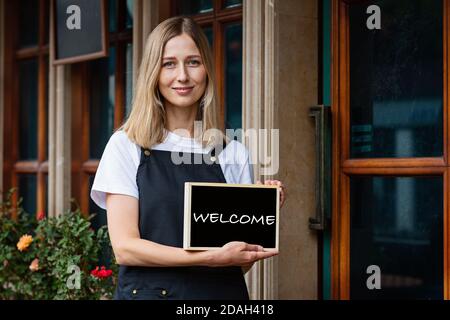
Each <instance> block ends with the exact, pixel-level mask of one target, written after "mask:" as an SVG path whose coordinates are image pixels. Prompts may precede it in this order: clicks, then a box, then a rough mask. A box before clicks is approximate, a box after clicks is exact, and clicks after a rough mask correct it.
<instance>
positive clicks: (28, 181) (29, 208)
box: [19, 174, 37, 216]
mask: <svg viewBox="0 0 450 320" xmlns="http://www.w3.org/2000/svg"><path fill="white" fill-rule="evenodd" d="M36 182H37V179H36V176H35V175H32V174H21V175H19V197H20V198H22V208H23V209H24V210H25V212H26V213H28V214H30V215H32V216H34V215H35V214H36V208H37V207H36Z"/></svg>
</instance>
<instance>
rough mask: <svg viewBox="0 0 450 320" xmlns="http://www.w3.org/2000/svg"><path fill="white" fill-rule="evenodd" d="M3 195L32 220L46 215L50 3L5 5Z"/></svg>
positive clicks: (29, 1) (32, 1)
mask: <svg viewBox="0 0 450 320" xmlns="http://www.w3.org/2000/svg"><path fill="white" fill-rule="evenodd" d="M5 9H6V10H5V11H6V12H8V14H7V15H6V17H5V18H6V21H5V23H6V25H8V26H9V27H8V29H9V30H11V31H8V32H6V33H5V44H6V47H5V79H9V81H6V86H5V121H4V130H5V146H4V148H5V149H4V181H3V185H4V191H7V190H8V189H10V188H12V187H14V188H18V192H16V193H14V198H13V201H14V202H15V203H17V201H18V199H19V197H21V198H23V202H22V205H23V208H24V209H25V211H26V212H27V213H29V214H37V213H38V212H41V211H44V212H46V211H47V175H48V161H47V160H48V148H47V145H48V130H47V118H48V97H47V95H48V94H47V93H48V65H49V63H48V60H49V56H48V52H49V45H48V34H49V23H48V22H49V18H48V12H49V1H48V0H20V1H7V2H5Z"/></svg>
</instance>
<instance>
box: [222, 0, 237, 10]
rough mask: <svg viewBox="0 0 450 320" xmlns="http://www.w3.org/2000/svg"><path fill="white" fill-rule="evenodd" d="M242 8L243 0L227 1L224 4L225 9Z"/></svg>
mask: <svg viewBox="0 0 450 320" xmlns="http://www.w3.org/2000/svg"><path fill="white" fill-rule="evenodd" d="M239 6H242V0H225V1H224V3H223V7H224V8H233V7H239Z"/></svg>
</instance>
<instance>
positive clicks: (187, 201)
mask: <svg viewBox="0 0 450 320" xmlns="http://www.w3.org/2000/svg"><path fill="white" fill-rule="evenodd" d="M193 186H208V187H226V188H265V189H269V188H270V189H276V214H275V224H276V225H275V246H274V247H272V248H266V247H265V248H264V250H265V251H271V250H276V251H278V249H279V241H280V240H279V238H280V237H279V234H280V188H279V187H277V186H272V185H260V184H229V183H209V182H186V183H185V187H184V227H183V249H185V250H212V249H219V248H221V247H200V246H192V245H191V238H192V237H191V222H192V212H191V209H192V204H191V199H192V197H191V195H192V187H193ZM236 241H240V240H239V239H236Z"/></svg>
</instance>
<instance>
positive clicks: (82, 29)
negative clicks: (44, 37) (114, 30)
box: [52, 0, 108, 64]
mask: <svg viewBox="0 0 450 320" xmlns="http://www.w3.org/2000/svg"><path fill="white" fill-rule="evenodd" d="M105 6H106V3H105V0H53V1H52V27H53V32H52V41H53V50H54V52H53V53H54V59H53V64H66V63H74V62H79V61H86V60H92V59H97V58H101V57H106V56H107V55H108V46H107V35H108V30H106V15H105Z"/></svg>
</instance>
